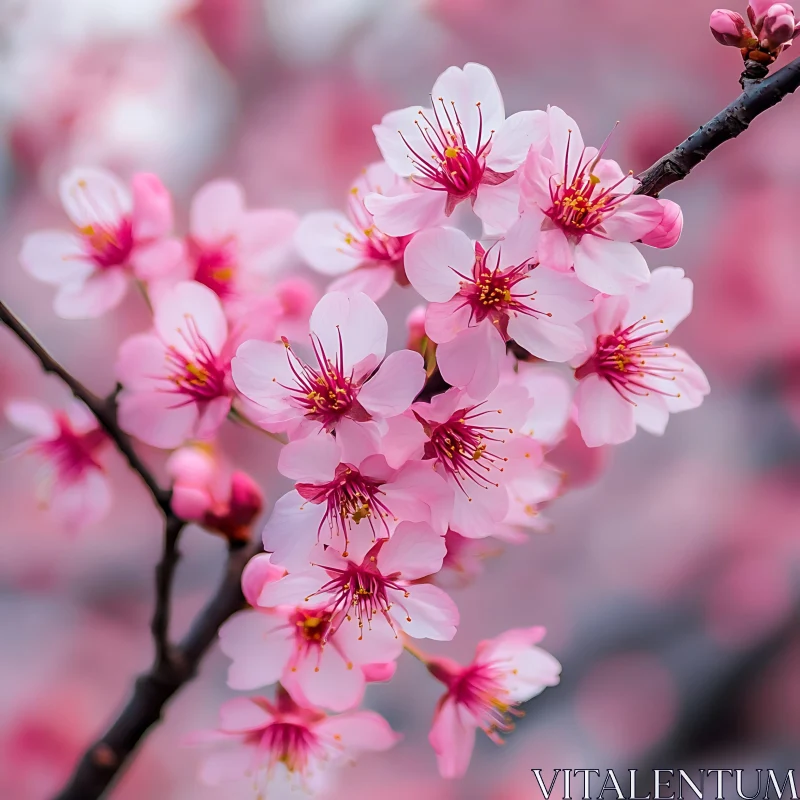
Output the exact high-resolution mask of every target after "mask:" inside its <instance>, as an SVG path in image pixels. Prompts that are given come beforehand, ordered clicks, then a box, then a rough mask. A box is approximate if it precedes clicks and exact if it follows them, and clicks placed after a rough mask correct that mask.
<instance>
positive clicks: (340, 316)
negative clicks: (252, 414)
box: [232, 292, 425, 441]
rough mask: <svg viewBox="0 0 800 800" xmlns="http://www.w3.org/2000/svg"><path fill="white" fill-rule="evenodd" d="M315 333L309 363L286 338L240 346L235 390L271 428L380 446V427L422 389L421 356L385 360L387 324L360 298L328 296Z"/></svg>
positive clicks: (315, 317) (403, 353) (316, 316)
mask: <svg viewBox="0 0 800 800" xmlns="http://www.w3.org/2000/svg"><path fill="white" fill-rule="evenodd" d="M310 328H311V334H310V338H311V352H312V355H311V357H310V358H308V359H304V358H302V357H301V356H300V355H298V354H296V353H295V351H294V349H293V348H292V346H291V345H290V344H289V342H288V340H286V339H284V342H283V344H276V343H268V342H259V341H248V342H245V343H244V344H242V345H241V346H240V347H239V349H238V350H237V352H236V357H235V358H234V359H233V364H232V369H233V380H234V383H235V384H236V387H237V389H239V391H240V392H241V393H242V394H243V395H244V396H245V397H247V398H248V399H250V400H251V401H252V402H253V403H254V404H255V405H256V406H260V407H261V413H260V416H259V418H258V419H257V420H256V421H257V422H258V423H259V424H261V425H263V426H264V427H265V428H267V429H268V430H273V431H289V432H290V434H292V435H296V434H299V432H300V430H302V431H303V432H305V431H309V430H319V429H320V428H322V429H324V430H327V431H334V430H335V431H336V434H337V436H338V437H340V439H342V440H343V441H350V440H353V439H359V440H360V439H363V438H364V437H365V436H366V437H369V438H371V439H373V440H375V439H376V438H377V436H378V432H379V428H380V426H379V424H378V423H380V422H381V421H382V420H384V419H385V418H387V417H392V416H394V415H396V414H402V413H403V411H405V410H406V409H407V408H408V407H409V405H411V402H412V401H413V399H414V397H415V396H416V395H417V393H418V392H419V390H420V389H421V388H422V384H423V383H424V382H425V370H424V367H423V361H422V356H421V355H420V354H419V353H414V352H412V351H411V350H399V351H397V352H395V353H392V354H390V355H389V356H388V357H387V358H386V359H384V355H385V353H386V336H387V331H388V326H387V323H386V318H385V317H384V316H383V314H382V313H381V312H380V309H379V308H378V307H377V306H376V305H375V303H374V302H373V301H372V300H370V299H369V297H367V296H366V295H365V294H363V293H361V292H359V293H357V294H354V295H352V296H348V295H346V294H344V293H343V292H330V293H329V294H326V295H325V296H324V297H323V298H322V300H320V301H319V303H317V305H316V307H315V308H314V311H313V312H312V314H311V322H310ZM298 429H300V430H298Z"/></svg>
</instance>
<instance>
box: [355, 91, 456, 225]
mask: <svg viewBox="0 0 800 800" xmlns="http://www.w3.org/2000/svg"><path fill="white" fill-rule="evenodd" d="M421 111H422V112H424V113H425V114H426V115H430V114H432V111H431V109H429V108H428V109H425V108H423V107H422V106H409V107H408V108H401V109H398V110H397V111H390V112H389V113H388V114H386V115H384V117H383V119H382V120H381V122H380V125H373V126H372V131H373V133H374V134H375V141H376V142H377V144H378V149H379V150H380V151H381V155H382V156H383V157H384V159H386V163H387V164H388V165H389V168H390V169H391V170H392V171H393V172H394V173H395V174H396V175H400V176H402V177H408V176H410V175H413V174H414V171H415V170H414V165H413V164H412V163H411V159H410V158H409V156H410V155H411V150H409V146H410V147H411V148H412V149H414V150H416V151H417V152H418V153H426V152H428V150H429V148H428V145H427V144H426V143H425V139H424V138H423V136H422V132H421V131H420V129H419V127H417V124H416V123H417V122H418V121H419V120H420V112H421ZM429 118H430V117H429ZM400 132H402V136H401V133H400ZM404 139H405V141H404ZM406 142H407V143H408V145H406ZM442 202H444V201H442ZM367 208H368V209H369V210H370V212H371V213H373V214H374V213H375V212H374V211H372V209H370V208H369V205H367ZM378 227H379V228H380V229H381V230H382V231H383V232H384V233H389V231H388V230H386V229H385V228H384V227H383V225H380V224H379V225H378ZM390 235H397V234H390Z"/></svg>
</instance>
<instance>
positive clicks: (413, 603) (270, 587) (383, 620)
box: [259, 522, 458, 642]
mask: <svg viewBox="0 0 800 800" xmlns="http://www.w3.org/2000/svg"><path fill="white" fill-rule="evenodd" d="M445 553H446V548H445V543H444V537H443V536H442V535H440V534H438V533H437V532H436V531H434V530H433V528H431V526H430V525H428V524H427V523H424V522H401V523H400V524H399V525H398V526H397V528H396V529H395V530H394V532H393V533H392V536H391V538H383V539H378V540H377V541H376V542H375V543H374V544H373V543H371V542H369V541H366V542H365V541H364V540H363V539H361V538H359V539H357V540H354V541H353V542H352V543H351V546H350V552H349V557H347V558H345V557H344V556H342V555H340V553H339V552H337V551H336V550H335V549H334V548H333V547H327V548H326V547H324V546H323V545H322V544H319V545H317V546H316V551H315V553H314V554H313V556H312V561H313V563H314V566H313V567H311V568H309V569H306V570H303V571H299V572H293V573H289V574H288V575H287V576H286V577H285V578H281V579H280V580H279V581H276V582H275V583H269V584H267V585H266V586H265V587H264V591H263V592H262V593H261V598H260V600H259V602H260V603H261V605H263V606H268V607H269V606H279V605H302V606H305V607H310V608H313V607H316V608H322V609H324V610H325V611H326V612H328V613H329V614H330V615H331V621H330V622H329V623H328V625H327V627H326V629H325V631H324V633H323V638H322V640H323V642H327V641H328V640H329V639H330V637H331V636H332V635H333V634H334V633H336V632H337V631H339V630H341V629H342V628H344V627H346V626H349V627H350V628H351V629H357V630H358V635H359V636H364V637H365V638H366V637H368V636H372V635H373V634H376V633H378V631H381V633H379V634H378V635H380V636H382V635H384V634H385V632H386V630H387V629H388V630H390V631H391V632H392V633H393V634H394V635H398V634H399V632H400V631H402V632H404V633H406V634H407V635H408V636H411V637H413V638H418V639H437V640H441V641H450V639H452V638H453V636H455V633H456V626H457V625H458V609H457V608H456V606H455V603H453V601H452V600H451V599H450V597H448V595H447V594H445V593H444V592H443V591H442V590H441V589H439V588H438V587H437V586H432V585H431V584H429V583H413V582H414V581H418V580H420V579H421V578H426V577H428V576H430V575H434V574H435V573H437V572H438V571H439V570H440V569H441V568H442V561H443V559H444V557H445ZM341 612H345V613H341ZM351 633H352V630H351Z"/></svg>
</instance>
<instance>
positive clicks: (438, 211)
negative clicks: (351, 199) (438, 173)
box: [364, 145, 445, 236]
mask: <svg viewBox="0 0 800 800" xmlns="http://www.w3.org/2000/svg"><path fill="white" fill-rule="evenodd" d="M426 146H427V145H426ZM444 194H445V193H444V192H437V191H433V190H432V189H424V188H422V189H419V191H416V192H409V193H408V194H401V195H397V196H395V197H384V196H383V195H382V194H370V195H367V197H366V199H365V200H364V205H365V206H366V207H367V210H368V211H369V213H370V214H372V215H373V217H374V219H375V224H376V225H377V227H378V228H379V229H380V230H382V231H383V232H384V233H385V234H387V235H389V236H407V235H408V234H411V233H416V231H419V230H422V229H423V228H426V227H428V226H429V225H433V224H435V223H436V222H437V221H438V220H439V219H440V218H441V216H442V211H443V209H444V204H445V197H444Z"/></svg>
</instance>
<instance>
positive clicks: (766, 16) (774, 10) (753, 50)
mask: <svg viewBox="0 0 800 800" xmlns="http://www.w3.org/2000/svg"><path fill="white" fill-rule="evenodd" d="M748 22H749V23H750V24H749V26H748ZM710 25H711V33H712V34H713V35H714V38H715V39H716V40H717V41H718V42H719V43H720V44H722V45H725V46H726V47H737V48H739V49H740V50H741V51H742V57H743V58H744V59H745V60H748V59H750V60H753V61H756V62H757V63H760V64H763V65H766V66H768V65H770V64H771V63H772V62H773V61H775V59H776V58H777V57H778V56H779V55H780V54H781V52H782V51H783V50H786V49H787V48H788V47H791V46H792V41H793V40H794V39H796V38H797V36H798V35H800V21H798V19H797V18H796V17H795V14H794V8H792V6H790V5H789V4H788V3H773V2H772V0H750V2H749V4H748V6H747V20H745V18H744V17H743V16H742V15H741V14H739V13H737V12H736V11H729V10H728V9H726V8H718V9H716V10H715V11H712V12H711V22H710Z"/></svg>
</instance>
